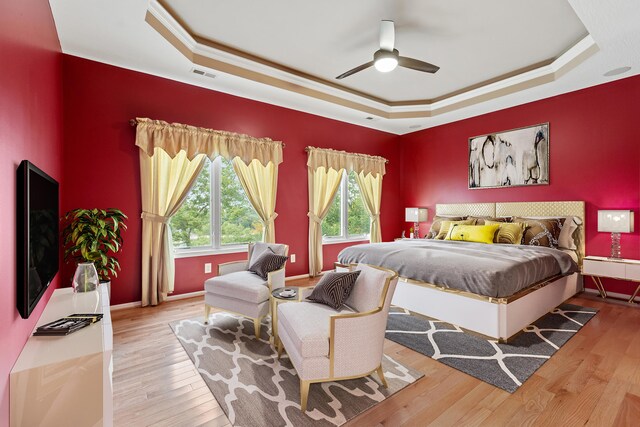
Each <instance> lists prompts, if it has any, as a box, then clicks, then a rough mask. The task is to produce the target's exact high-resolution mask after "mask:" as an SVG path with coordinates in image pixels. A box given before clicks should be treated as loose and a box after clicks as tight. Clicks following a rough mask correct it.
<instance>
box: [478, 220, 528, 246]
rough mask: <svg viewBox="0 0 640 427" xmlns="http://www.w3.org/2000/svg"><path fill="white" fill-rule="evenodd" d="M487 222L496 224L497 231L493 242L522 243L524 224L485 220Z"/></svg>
mask: <svg viewBox="0 0 640 427" xmlns="http://www.w3.org/2000/svg"><path fill="white" fill-rule="evenodd" d="M486 222H487V224H497V225H498V226H499V227H500V228H498V232H497V233H496V235H495V237H494V239H493V241H494V242H495V243H504V244H507V245H519V244H520V243H522V235H523V234H524V229H525V227H526V224H524V223H522V222H494V221H489V220H487V221H486Z"/></svg>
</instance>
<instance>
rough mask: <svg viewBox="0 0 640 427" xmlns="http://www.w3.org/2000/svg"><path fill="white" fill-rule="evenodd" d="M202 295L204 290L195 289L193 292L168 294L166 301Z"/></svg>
mask: <svg viewBox="0 0 640 427" xmlns="http://www.w3.org/2000/svg"><path fill="white" fill-rule="evenodd" d="M202 295H204V290H202V291H195V292H187V293H186V294H177V295H169V296H168V297H167V301H177V300H180V299H187V298H193V297H199V296H202Z"/></svg>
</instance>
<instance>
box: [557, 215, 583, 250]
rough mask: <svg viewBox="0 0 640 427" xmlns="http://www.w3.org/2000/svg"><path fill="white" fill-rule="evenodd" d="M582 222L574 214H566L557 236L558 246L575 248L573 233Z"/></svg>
mask: <svg viewBox="0 0 640 427" xmlns="http://www.w3.org/2000/svg"><path fill="white" fill-rule="evenodd" d="M580 224H582V220H581V219H580V218H578V217H575V216H568V217H567V218H565V220H564V225H563V226H562V231H560V236H559V237H558V247H559V248H562V249H571V250H574V251H575V250H576V249H578V247H577V246H576V242H575V240H574V238H573V233H575V231H576V230H577V229H578V225H580Z"/></svg>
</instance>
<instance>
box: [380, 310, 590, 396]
mask: <svg viewBox="0 0 640 427" xmlns="http://www.w3.org/2000/svg"><path fill="white" fill-rule="evenodd" d="M596 313H597V310H594V309H592V308H587V307H581V306H577V305H571V304H562V305H560V306H559V307H557V308H555V309H553V310H551V311H550V312H549V313H547V314H546V315H545V316H543V317H542V318H540V319H538V320H537V321H535V322H534V323H533V324H531V325H529V326H527V327H525V328H524V329H523V330H522V332H521V333H520V334H518V335H516V336H515V337H514V338H513V339H511V340H510V341H509V342H508V343H499V342H498V341H495V340H490V339H486V338H481V337H480V336H477V335H474V334H472V333H469V332H465V331H464V330H462V329H460V328H459V327H458V326H455V325H452V324H450V323H446V322H442V321H439V320H430V319H428V318H424V317H419V316H416V315H414V314H412V313H410V312H409V311H406V310H404V309H402V308H399V307H392V309H391V312H390V313H389V320H388V321H387V333H386V338H387V339H389V340H391V341H395V342H397V343H399V344H402V345H403V346H405V347H409V348H411V349H413V350H415V351H417V352H419V353H422V354H424V355H426V356H429V357H431V358H432V359H434V360H437V361H439V362H441V363H444V364H446V365H448V366H451V367H452V368H455V369H458V370H460V371H462V372H465V373H467V374H469V375H471V376H474V377H476V378H478V379H479V380H482V381H484V382H487V383H489V384H492V385H494V386H496V387H499V388H501V389H503V390H505V391H508V392H509V393H513V392H514V391H516V390H517V389H518V388H519V387H520V386H521V385H522V384H523V383H524V382H525V381H526V380H527V379H528V378H529V377H530V376H531V375H533V373H534V372H535V371H536V370H537V369H538V368H540V366H542V365H543V364H544V363H545V362H546V361H547V360H549V358H551V356H553V354H554V353H555V352H556V351H558V350H559V349H560V347H562V346H563V345H564V344H566V343H567V341H569V340H570V339H571V337H573V336H574V335H575V334H576V332H578V331H579V330H580V329H581V328H582V327H583V326H584V325H585V324H586V323H587V322H588V321H589V320H591V319H592V318H593V316H595V315H596Z"/></svg>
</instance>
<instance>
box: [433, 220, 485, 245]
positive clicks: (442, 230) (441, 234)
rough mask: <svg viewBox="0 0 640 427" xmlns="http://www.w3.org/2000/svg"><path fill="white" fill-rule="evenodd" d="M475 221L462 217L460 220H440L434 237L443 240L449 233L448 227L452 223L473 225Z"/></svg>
mask: <svg viewBox="0 0 640 427" xmlns="http://www.w3.org/2000/svg"><path fill="white" fill-rule="evenodd" d="M475 221H476V220H475V219H464V220H462V221H442V222H441V224H440V232H438V235H437V236H436V237H435V238H436V239H438V240H443V239H444V238H445V237H446V236H447V234H448V233H449V228H450V227H451V226H452V225H454V224H456V225H474V224H475Z"/></svg>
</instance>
